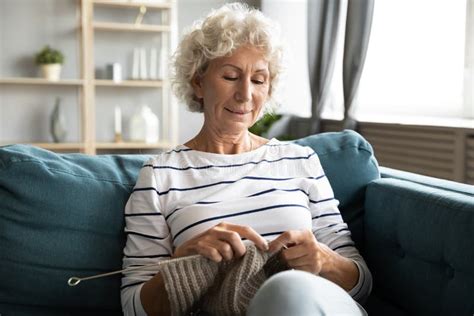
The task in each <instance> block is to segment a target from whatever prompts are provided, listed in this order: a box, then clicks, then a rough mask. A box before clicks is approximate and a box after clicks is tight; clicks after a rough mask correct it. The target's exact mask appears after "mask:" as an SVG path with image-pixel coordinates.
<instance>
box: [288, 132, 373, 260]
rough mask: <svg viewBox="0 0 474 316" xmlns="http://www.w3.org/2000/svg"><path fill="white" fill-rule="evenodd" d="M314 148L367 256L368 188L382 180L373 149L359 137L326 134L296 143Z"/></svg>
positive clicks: (352, 133) (353, 236)
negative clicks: (365, 209) (366, 200)
mask: <svg viewBox="0 0 474 316" xmlns="http://www.w3.org/2000/svg"><path fill="white" fill-rule="evenodd" d="M295 142H296V143H297V144H300V145H303V146H310V147H312V148H313V150H314V151H315V152H316V153H317V154H318V156H319V159H320V161H321V165H322V166H323V168H324V172H325V173H326V176H327V177H328V179H329V182H330V183H331V186H332V188H333V190H334V196H335V197H336V198H337V199H338V200H339V202H340V204H339V209H340V210H341V214H342V217H343V218H344V221H345V222H346V223H347V224H348V226H349V229H350V230H351V233H352V238H353V240H354V242H355V243H356V246H357V247H358V248H359V250H360V251H361V252H364V245H363V239H364V237H363V236H364V227H363V225H364V221H363V218H364V202H365V189H366V186H367V184H368V183H369V182H370V181H372V180H374V179H378V178H379V177H380V174H379V170H378V164H377V160H376V159H375V157H374V154H373V149H372V146H371V145H370V144H369V143H368V142H367V141H366V140H365V139H364V138H363V137H362V136H361V135H359V134H358V133H356V132H354V131H351V130H345V131H343V132H332V133H322V134H318V135H312V136H308V137H305V138H302V139H299V140H296V141H295Z"/></svg>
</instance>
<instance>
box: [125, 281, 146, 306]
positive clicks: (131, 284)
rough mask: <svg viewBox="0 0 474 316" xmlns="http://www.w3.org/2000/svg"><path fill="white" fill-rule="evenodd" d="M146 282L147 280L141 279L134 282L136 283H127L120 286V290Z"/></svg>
mask: <svg viewBox="0 0 474 316" xmlns="http://www.w3.org/2000/svg"><path fill="white" fill-rule="evenodd" d="M145 282H146V281H140V282H134V283H130V284H127V285H123V286H121V287H120V291H121V290H123V289H126V288H127V287H131V286H134V285H138V284H142V283H145ZM133 301H135V300H133Z"/></svg>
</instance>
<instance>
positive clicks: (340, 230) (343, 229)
mask: <svg viewBox="0 0 474 316" xmlns="http://www.w3.org/2000/svg"><path fill="white" fill-rule="evenodd" d="M343 231H349V228H342V229H339V230H338V231H336V234H337V233H340V232H343Z"/></svg>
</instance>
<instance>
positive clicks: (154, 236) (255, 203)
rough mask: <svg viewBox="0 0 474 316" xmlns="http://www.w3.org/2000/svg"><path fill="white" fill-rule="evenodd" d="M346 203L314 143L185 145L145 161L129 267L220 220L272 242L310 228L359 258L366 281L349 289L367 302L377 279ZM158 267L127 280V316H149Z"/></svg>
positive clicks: (128, 215)
mask: <svg viewBox="0 0 474 316" xmlns="http://www.w3.org/2000/svg"><path fill="white" fill-rule="evenodd" d="M338 204H339V201H338V200H336V199H335V198H334V194H333V191H332V188H331V185H330V184H329V181H328V179H327V177H326V176H325V174H324V170H323V168H322V166H321V163H320V161H319V158H318V156H317V154H316V153H315V152H314V151H313V150H312V149H311V148H310V147H303V146H300V145H297V144H293V143H281V142H279V141H278V140H277V139H271V140H270V141H269V142H268V143H267V144H265V145H263V146H261V147H259V148H258V149H255V150H253V151H250V152H245V153H241V154H235V155H224V154H215V153H208V152H201V151H196V150H192V149H190V148H188V147H186V146H184V145H179V146H177V147H176V148H175V149H173V150H170V151H168V152H165V153H162V154H159V155H156V156H154V157H153V158H151V159H150V160H148V161H147V162H145V164H144V165H143V167H142V168H141V170H140V175H139V177H138V180H137V183H136V185H135V187H134V189H133V192H132V194H131V196H130V198H129V200H128V202H127V205H126V208H125V224H126V225H125V233H126V235H127V242H126V245H125V249H124V258H123V267H124V268H127V267H131V266H139V265H146V264H150V263H154V262H157V261H159V260H163V259H167V258H170V257H171V255H172V253H173V251H174V249H175V248H176V247H178V246H179V245H181V244H183V243H184V242H186V241H187V240H189V239H191V238H193V237H194V236H196V235H198V234H200V233H202V232H204V231H206V230H208V229H209V228H211V227H213V226H215V225H217V224H219V223H220V222H223V221H225V222H228V223H233V224H238V225H245V226H250V227H252V228H253V229H254V230H255V231H257V233H259V234H260V235H262V236H263V237H264V238H265V239H267V240H269V241H270V240H272V239H274V238H276V237H278V236H279V235H280V234H281V233H283V232H285V231H287V230H301V229H311V230H312V232H313V233H314V235H315V237H316V239H317V240H318V241H319V242H321V243H324V244H326V245H327V246H328V247H330V248H331V249H333V250H334V251H336V252H337V253H339V254H340V255H342V256H344V257H346V258H350V259H352V260H353V261H354V262H355V264H356V265H357V267H358V269H359V280H358V282H357V284H356V286H355V287H354V288H353V289H352V290H351V291H350V292H349V294H350V295H351V296H352V297H353V298H354V299H355V300H357V301H363V300H365V298H366V297H367V296H368V294H369V292H370V290H371V287H372V277H371V274H370V272H369V270H368V268H367V265H366V264H365V262H364V259H363V258H362V257H361V255H360V254H359V252H358V251H357V249H356V248H355V247H354V242H353V241H352V239H351V233H350V231H349V229H348V227H347V224H345V223H344V222H343V219H342V217H341V214H340V212H339V209H338ZM156 272H157V270H156V269H147V270H146V271H139V270H135V271H131V272H128V273H126V274H124V276H123V278H122V288H121V298H122V307H123V311H124V314H125V315H145V312H144V310H143V307H142V305H141V302H140V290H141V287H142V285H143V283H144V282H146V281H148V280H149V279H151V278H152V277H153V276H154V274H155V273H156Z"/></svg>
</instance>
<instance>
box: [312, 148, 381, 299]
mask: <svg viewBox="0 0 474 316" xmlns="http://www.w3.org/2000/svg"><path fill="white" fill-rule="evenodd" d="M310 150H311V149H310ZM311 151H312V150H311ZM309 166H310V169H311V172H312V173H313V177H314V179H315V180H314V185H312V186H310V188H309V199H310V212H311V218H312V230H313V234H314V235H315V237H316V239H317V240H318V241H319V242H322V243H324V244H326V245H327V246H328V247H330V248H331V249H332V250H334V251H336V252H337V253H338V254H340V255H341V256H344V257H346V258H349V259H351V260H353V261H354V263H355V264H356V266H357V268H358V270H359V279H358V282H357V284H356V285H355V286H354V288H353V289H352V290H351V291H349V294H350V295H351V296H352V298H353V299H354V300H356V301H358V302H359V303H363V302H364V301H365V300H366V299H367V297H368V296H369V294H370V291H371V289H372V275H371V273H370V271H369V269H368V267H367V264H366V263H365V261H364V259H363V258H362V256H361V255H360V253H359V251H358V250H357V249H356V248H355V244H354V242H353V240H352V238H351V232H350V231H349V228H348V226H347V224H346V223H344V221H343V219H342V216H341V214H340V211H339V209H338V205H339V201H338V200H337V199H335V198H334V192H333V190H332V188H331V185H330V183H329V180H328V179H327V177H326V176H325V174H324V170H323V168H322V166H321V163H320V162H319V158H318V157H317V155H316V154H314V155H313V156H312V160H311V164H310V165H309Z"/></svg>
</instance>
